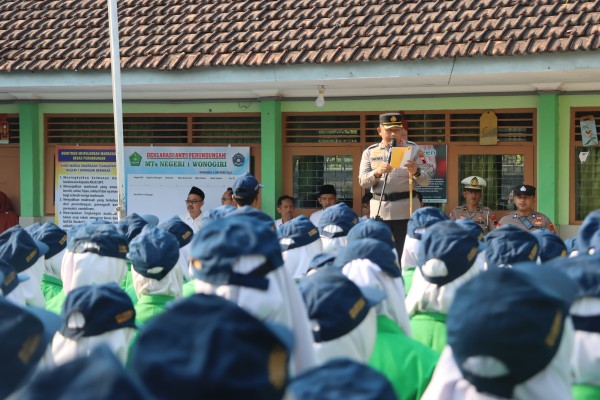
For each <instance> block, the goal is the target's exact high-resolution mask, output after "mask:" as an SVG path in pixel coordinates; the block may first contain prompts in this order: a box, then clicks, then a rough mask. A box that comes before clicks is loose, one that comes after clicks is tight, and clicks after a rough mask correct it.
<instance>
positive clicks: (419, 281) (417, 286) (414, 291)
mask: <svg viewBox="0 0 600 400" xmlns="http://www.w3.org/2000/svg"><path fill="white" fill-rule="evenodd" d="M432 261H434V260H429V261H428V262H432ZM426 264H427V263H426ZM424 268H425V266H424ZM479 272H480V271H479V266H477V265H475V264H473V265H472V266H471V267H470V268H469V269H468V270H467V271H466V272H465V273H464V274H462V275H461V276H459V277H458V278H456V279H455V280H453V281H452V282H448V283H447V284H445V285H443V286H438V285H436V284H434V283H430V282H427V281H426V280H425V278H424V277H423V274H422V273H421V270H420V269H419V268H417V269H415V274H414V275H413V281H412V286H411V288H410V291H409V292H408V296H406V301H405V303H406V312H407V313H408V315H414V314H416V313H417V312H436V313H441V314H448V310H449V309H450V305H451V304H452V301H453V300H454V296H455V294H456V291H457V290H458V288H459V287H461V286H462V285H463V284H464V283H465V282H467V281H468V280H470V279H472V278H473V277H475V276H476V275H477V274H478V273H479Z"/></svg>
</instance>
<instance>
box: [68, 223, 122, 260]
mask: <svg viewBox="0 0 600 400" xmlns="http://www.w3.org/2000/svg"><path fill="white" fill-rule="evenodd" d="M67 249H68V250H69V251H71V252H73V253H96V254H98V255H101V256H105V257H114V258H126V256H127V239H126V238H125V236H124V235H123V234H122V233H121V232H119V230H118V229H117V227H116V226H114V225H109V224H98V223H93V222H92V223H85V224H83V225H81V226H78V227H77V228H75V229H71V230H70V231H69V235H68V238H67Z"/></svg>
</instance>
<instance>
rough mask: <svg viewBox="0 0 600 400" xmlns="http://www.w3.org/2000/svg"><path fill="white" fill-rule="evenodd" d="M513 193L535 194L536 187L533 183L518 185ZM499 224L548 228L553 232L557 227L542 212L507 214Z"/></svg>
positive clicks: (529, 229) (526, 227)
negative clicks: (525, 214)
mask: <svg viewBox="0 0 600 400" xmlns="http://www.w3.org/2000/svg"><path fill="white" fill-rule="evenodd" d="M513 193H514V195H515V196H518V195H519V194H521V195H524V196H535V187H533V186H531V185H522V186H517V187H516V188H515V189H514V190H513ZM498 225H499V226H500V225H515V226H518V227H519V228H521V229H523V230H526V231H535V230H537V229H548V230H549V231H551V232H554V233H556V228H555V227H554V224H552V221H550V218H548V217H547V216H545V215H544V214H542V213H540V212H532V213H531V214H529V215H527V216H520V215H519V213H517V212H516V211H515V212H514V213H511V214H507V215H505V216H504V217H502V218H501V219H500V222H499V223H498Z"/></svg>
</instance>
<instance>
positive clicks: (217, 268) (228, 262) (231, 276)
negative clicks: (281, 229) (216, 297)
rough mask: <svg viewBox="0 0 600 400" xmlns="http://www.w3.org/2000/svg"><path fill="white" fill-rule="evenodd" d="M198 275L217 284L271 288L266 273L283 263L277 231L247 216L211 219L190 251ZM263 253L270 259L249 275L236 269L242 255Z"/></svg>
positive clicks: (195, 238) (193, 242)
mask: <svg viewBox="0 0 600 400" xmlns="http://www.w3.org/2000/svg"><path fill="white" fill-rule="evenodd" d="M190 255H191V257H192V259H193V260H192V265H193V267H194V275H195V277H196V278H198V279H200V280H202V281H205V282H209V283H211V284H213V285H227V284H232V285H238V286H246V287H253V288H255V289H260V290H267V288H268V284H269V281H268V279H267V278H265V276H266V275H267V274H268V273H269V272H271V271H273V270H275V269H276V268H279V267H281V266H282V265H283V258H282V255H281V248H280V247H279V240H277V234H276V233H275V232H274V231H273V230H271V228H270V227H269V226H268V225H267V224H263V223H256V219H255V218H252V217H247V216H229V217H227V218H221V219H216V220H213V221H209V222H207V223H206V224H205V225H203V226H202V229H200V230H199V231H198V232H197V233H196V234H195V235H194V240H192V249H191V251H190ZM250 255H262V256H264V257H266V259H267V260H266V262H265V264H263V265H262V266H260V267H257V268H256V269H255V271H253V272H251V273H249V274H240V273H237V272H234V271H233V266H234V264H235V263H236V262H237V261H238V260H239V258H240V257H242V256H250Z"/></svg>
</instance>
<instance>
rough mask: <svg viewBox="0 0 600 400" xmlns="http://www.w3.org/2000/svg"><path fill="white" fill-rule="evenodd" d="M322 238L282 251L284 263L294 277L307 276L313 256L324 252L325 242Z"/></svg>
mask: <svg viewBox="0 0 600 400" xmlns="http://www.w3.org/2000/svg"><path fill="white" fill-rule="evenodd" d="M321 240H322V239H321V238H319V239H317V240H315V241H314V242H312V243H309V244H307V245H306V246H301V247H296V248H294V249H291V250H286V251H282V252H281V255H282V257H283V261H284V264H283V265H284V267H285V268H286V269H287V270H288V273H289V274H290V276H291V277H292V278H293V279H295V280H298V279H301V278H302V277H304V276H306V272H307V270H308V265H309V264H310V262H311V261H312V259H313V257H314V256H316V255H317V254H320V253H322V252H323V243H322V241H321Z"/></svg>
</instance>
